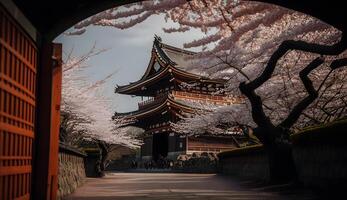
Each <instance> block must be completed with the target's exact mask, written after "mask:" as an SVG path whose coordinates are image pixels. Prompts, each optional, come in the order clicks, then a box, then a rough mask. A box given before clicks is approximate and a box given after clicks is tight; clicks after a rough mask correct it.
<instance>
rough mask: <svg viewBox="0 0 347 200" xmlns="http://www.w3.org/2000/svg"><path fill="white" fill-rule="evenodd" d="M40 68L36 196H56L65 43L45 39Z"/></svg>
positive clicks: (34, 177) (34, 178) (39, 199)
mask: <svg viewBox="0 0 347 200" xmlns="http://www.w3.org/2000/svg"><path fill="white" fill-rule="evenodd" d="M40 50H41V51H40V52H41V55H40V60H41V62H40V68H39V71H38V94H37V101H38V104H39V105H40V106H38V109H37V115H36V117H37V120H36V132H35V133H36V140H35V147H34V163H33V165H34V168H33V181H32V187H33V188H32V199H35V200H36V199H37V200H41V199H42V200H43V199H49V200H51V199H52V200H54V199H56V197H57V196H56V195H57V183H58V181H57V174H58V144H59V123H60V98H61V78H62V77H61V76H62V69H61V67H62V66H61V55H62V52H61V51H62V48H61V44H52V43H50V42H47V41H43V42H42V48H41V49H40Z"/></svg>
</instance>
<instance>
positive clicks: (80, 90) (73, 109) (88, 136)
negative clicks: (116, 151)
mask: <svg viewBox="0 0 347 200" xmlns="http://www.w3.org/2000/svg"><path fill="white" fill-rule="evenodd" d="M103 51H104V50H97V49H96V48H95V46H93V48H91V50H90V51H89V52H88V53H86V54H85V55H82V56H80V57H73V56H72V52H70V53H69V54H68V55H67V56H66V57H67V58H66V61H65V62H64V63H63V83H62V103H61V104H62V106H61V119H62V120H61V126H60V127H61V129H60V130H61V131H60V132H61V133H60V139H61V140H62V141H64V142H66V143H69V144H72V145H80V144H81V143H82V142H83V141H92V142H94V143H96V144H97V145H98V146H99V148H100V150H101V158H100V167H99V168H100V170H101V171H100V172H98V173H102V171H103V170H104V168H105V163H106V158H107V155H108V153H109V152H111V151H112V149H113V147H114V146H115V145H122V146H127V147H130V148H137V147H138V146H139V145H140V144H141V143H140V141H139V140H138V139H137V138H136V136H135V135H132V131H130V129H131V128H130V126H128V125H129V124H130V123H132V120H131V119H125V118H122V117H118V118H115V117H113V118H112V115H113V112H112V109H111V106H110V105H111V101H110V100H109V99H107V98H106V97H105V96H104V95H103V93H102V86H103V84H104V83H105V82H106V81H107V80H108V79H109V78H111V77H112V75H113V74H114V73H115V72H114V73H111V74H110V75H108V76H107V77H105V78H104V79H102V80H99V81H97V82H95V83H92V84H90V83H88V79H87V77H85V76H84V75H83V73H82V72H83V71H84V70H85V69H86V68H87V67H89V66H88V65H87V64H86V63H87V61H88V60H89V59H90V58H91V57H93V56H97V55H98V54H100V53H102V52H103Z"/></svg>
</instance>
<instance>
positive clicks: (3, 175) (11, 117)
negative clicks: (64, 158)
mask: <svg viewBox="0 0 347 200" xmlns="http://www.w3.org/2000/svg"><path fill="white" fill-rule="evenodd" d="M36 70H37V47H36V46H35V44H34V42H33V41H32V40H31V38H30V37H29V36H28V35H26V33H25V31H24V30H23V29H22V28H21V27H20V26H19V25H18V24H17V23H16V21H15V20H13V19H12V18H11V16H10V15H9V14H8V13H7V12H6V11H5V9H4V8H3V7H2V6H1V5H0V100H1V105H0V170H1V171H0V199H4V200H6V199H16V198H19V199H29V198H30V188H31V178H32V176H31V174H32V173H31V172H32V149H33V146H32V145H33V140H34V124H35V107H36V105H35V103H36V99H35V96H36Z"/></svg>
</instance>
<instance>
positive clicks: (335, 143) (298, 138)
mask: <svg viewBox="0 0 347 200" xmlns="http://www.w3.org/2000/svg"><path fill="white" fill-rule="evenodd" d="M346 129H347V123H346V122H343V123H342V122H337V123H333V124H330V125H326V126H324V127H318V128H312V129H309V130H305V131H303V132H301V133H299V134H295V135H293V136H292V140H293V157H294V160H295V164H296V167H297V170H298V174H299V179H300V181H301V182H303V183H304V184H305V185H307V186H314V187H319V188H327V187H341V186H346V183H347V145H346V141H347V135H346V134H345V133H344V132H343V131H342V130H346ZM219 159H220V160H219V172H221V173H225V174H230V175H236V176H240V177H248V178H254V179H262V180H267V179H269V166H268V160H267V156H266V152H265V151H264V149H263V147H262V146H261V145H257V146H253V147H247V148H242V149H237V150H233V151H229V152H223V153H221V154H219ZM284 173H285V172H284Z"/></svg>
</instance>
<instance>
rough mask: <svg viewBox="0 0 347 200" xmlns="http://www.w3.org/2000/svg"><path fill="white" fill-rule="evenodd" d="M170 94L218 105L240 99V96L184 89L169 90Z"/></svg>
mask: <svg viewBox="0 0 347 200" xmlns="http://www.w3.org/2000/svg"><path fill="white" fill-rule="evenodd" d="M171 94H172V96H173V97H174V99H181V100H191V101H195V102H200V103H212V104H218V105H231V104H235V103H240V102H241V101H242V99H241V98H235V97H228V96H224V95H211V94H201V93H192V92H185V91H171Z"/></svg>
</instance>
